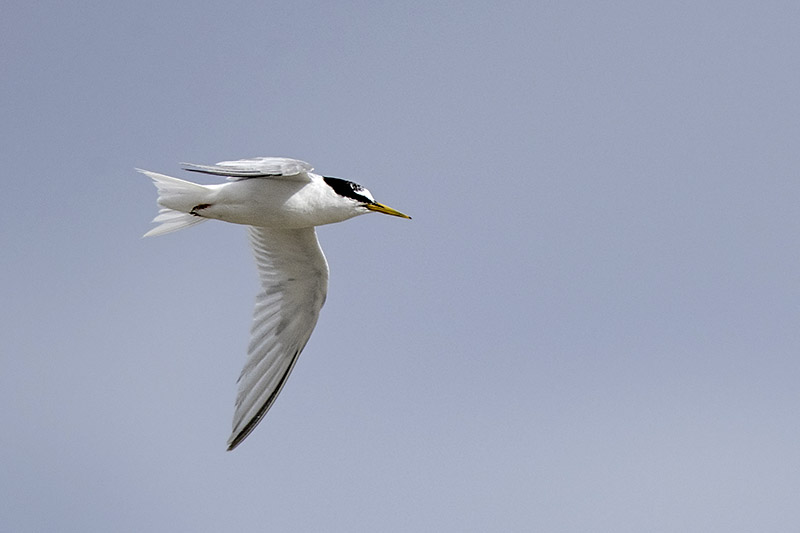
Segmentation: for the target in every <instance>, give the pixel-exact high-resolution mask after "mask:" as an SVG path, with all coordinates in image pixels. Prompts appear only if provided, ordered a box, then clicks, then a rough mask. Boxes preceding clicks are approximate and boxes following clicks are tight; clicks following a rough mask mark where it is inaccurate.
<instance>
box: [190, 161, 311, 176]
mask: <svg viewBox="0 0 800 533" xmlns="http://www.w3.org/2000/svg"><path fill="white" fill-rule="evenodd" d="M181 166H182V167H183V168H184V169H186V170H189V171H191V172H202V173H204V174H215V175H217V176H228V177H229V178H230V179H245V178H268V177H283V178H293V179H298V180H310V179H311V178H309V176H308V173H309V172H311V171H312V170H314V167H312V166H311V165H309V164H308V163H306V162H305V161H300V160H299V159H289V158H287V157H255V158H253V159H239V160H238V161H220V162H219V163H217V164H216V165H196V164H194V163H181Z"/></svg>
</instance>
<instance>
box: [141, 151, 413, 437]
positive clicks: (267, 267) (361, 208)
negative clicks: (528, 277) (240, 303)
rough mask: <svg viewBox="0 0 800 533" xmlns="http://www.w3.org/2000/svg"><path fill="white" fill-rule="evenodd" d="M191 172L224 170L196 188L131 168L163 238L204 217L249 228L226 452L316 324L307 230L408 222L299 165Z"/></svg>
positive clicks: (311, 239)
mask: <svg viewBox="0 0 800 533" xmlns="http://www.w3.org/2000/svg"><path fill="white" fill-rule="evenodd" d="M184 168H186V169H187V170H190V171H193V172H202V173H206V174H215V175H220V176H226V177H227V178H228V182H227V183H222V184H216V185H199V184H196V183H192V182H189V181H185V180H181V179H177V178H173V177H170V176H166V175H164V174H157V173H155V172H149V171H146V170H140V172H142V173H143V174H145V175H146V176H148V177H150V178H151V179H152V180H153V182H154V183H155V185H156V187H157V188H158V194H159V196H158V204H159V205H160V206H161V210H160V212H159V214H158V216H156V218H155V219H154V220H153V222H158V223H160V225H159V226H157V227H155V228H153V229H152V230H150V231H149V232H147V233H146V234H145V236H146V237H147V236H154V235H163V234H165V233H169V232H172V231H176V230H179V229H182V228H185V227H189V226H192V225H195V224H198V223H200V222H203V221H205V220H208V219H217V220H223V221H226V222H233V223H236V224H245V225H248V226H250V242H251V244H252V247H253V252H254V255H255V259H256V265H257V267H258V273H259V278H260V281H261V290H260V291H259V293H258V296H257V297H256V305H255V311H254V314H253V325H252V328H251V335H250V345H249V347H248V350H247V352H248V354H247V362H246V363H245V366H244V369H243V370H242V373H241V376H240V377H239V392H238V395H237V397H236V409H235V412H234V416H233V431H232V433H231V436H230V439H229V440H228V449H229V450H232V449H233V448H235V447H236V446H238V445H239V443H241V442H242V440H244V438H245V437H247V435H248V434H249V433H250V432H251V431H252V430H253V428H255V426H256V425H257V424H258V423H259V422H260V421H261V419H262V418H263V417H264V415H265V414H266V413H267V411H268V410H269V408H270V407H271V406H272V404H273V402H274V401H275V398H276V397H277V396H278V394H279V393H280V391H281V388H282V387H283V385H284V383H285V382H286V379H287V378H288V377H289V374H290V373H291V371H292V368H293V367H294V364H295V362H296V361H297V358H298V356H299V355H300V353H301V352H302V351H303V348H304V347H305V345H306V343H307V342H308V339H309V337H310V336H311V332H312V331H313V330H314V326H315V325H316V323H317V318H318V317H319V311H320V309H322V305H323V303H324V302H325V296H326V293H327V289H328V264H327V262H326V260H325V256H324V255H323V253H322V249H321V248H320V246H319V242H318V240H317V235H316V231H315V230H314V227H315V226H320V225H323V224H331V223H334V222H341V221H343V220H347V219H348V218H352V217H354V216H358V215H361V214H365V213H368V212H370V211H376V212H380V213H385V214H389V215H394V216H399V217H403V218H410V217H408V216H407V215H404V214H402V213H400V212H399V211H395V210H394V209H392V208H390V207H387V206H385V205H383V204H380V203H378V202H376V201H375V200H374V198H373V197H372V195H371V194H370V192H369V191H368V190H366V189H364V188H363V187H361V186H359V185H357V184H355V183H353V182H349V181H345V180H341V179H338V178H329V177H323V176H320V175H317V174H313V173H312V172H311V171H312V170H313V168H312V167H311V165H309V164H308V163H306V162H304V161H299V160H296V159H288V158H282V157H259V158H255V159H243V160H239V161H223V162H221V163H217V164H216V165H195V164H188V163H185V164H184Z"/></svg>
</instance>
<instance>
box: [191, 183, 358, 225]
mask: <svg viewBox="0 0 800 533" xmlns="http://www.w3.org/2000/svg"><path fill="white" fill-rule="evenodd" d="M212 187H213V188H214V189H215V191H214V194H212V195H211V197H210V198H209V204H210V205H209V206H208V207H206V208H203V209H202V210H201V211H200V214H201V215H202V216H203V217H206V218H215V219H218V220H224V221H226V222H232V223H234V224H246V225H249V226H263V227H268V228H306V227H310V226H321V225H323V224H332V223H334V222H341V221H343V220H347V219H348V218H352V217H354V216H356V215H358V214H360V212H359V211H357V210H355V209H349V208H348V209H345V208H343V207H342V206H341V205H340V202H339V201H337V200H338V199H336V198H335V197H334V196H332V194H335V193H332V192H331V191H330V189H329V188H328V187H327V186H325V185H324V184H320V183H319V182H317V181H311V182H305V181H295V180H283V179H269V178H255V179H246V180H240V181H233V182H230V183H224V184H221V185H216V186H212ZM364 211H365V212H366V210H364Z"/></svg>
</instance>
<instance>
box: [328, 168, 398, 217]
mask: <svg viewBox="0 0 800 533" xmlns="http://www.w3.org/2000/svg"><path fill="white" fill-rule="evenodd" d="M322 179H323V180H325V183H327V184H328V186H329V187H330V188H331V189H333V190H334V192H336V194H338V195H339V196H341V197H342V198H345V199H347V200H349V201H351V202H353V203H354V204H355V207H356V209H358V210H359V211H361V210H363V213H367V212H369V211H375V212H376V213H383V214H386V215H392V216H395V217H400V218H411V217H410V216H408V215H406V214H403V213H401V212H400V211H397V210H396V209H392V208H391V207H389V206H388V205H383V204H381V203H379V202H376V201H375V198H374V197H373V196H372V194H371V193H370V192H369V191H368V190H367V189H366V188H364V187H362V186H361V185H359V184H358V183H354V182H352V181H347V180H343V179H340V178H331V177H328V176H324V177H323V178H322Z"/></svg>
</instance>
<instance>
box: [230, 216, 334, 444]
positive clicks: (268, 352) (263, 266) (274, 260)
mask: <svg viewBox="0 0 800 533" xmlns="http://www.w3.org/2000/svg"><path fill="white" fill-rule="evenodd" d="M250 242H251V244H252V246H253V251H254V254H255V258H256V265H257V266H258V273H259V277H260V279H261V291H260V292H259V293H258V297H257V298H256V306H255V312H254V315H253V326H252V330H251V334H250V346H249V348H248V355H247V363H246V364H245V366H244V369H243V370H242V374H241V376H240V377H239V393H238V395H237V398H236V411H235V412H234V415H233V433H232V434H231V437H230V439H228V450H232V449H234V448H235V447H236V446H238V445H239V443H240V442H242V441H243V440H244V439H245V437H247V435H249V434H250V432H251V431H253V429H254V428H255V427H256V425H258V423H259V422H260V421H261V419H262V418H263V417H264V415H265V414H266V413H267V411H268V410H269V408H270V407H271V406H272V404H273V402H275V398H277V396H278V394H279V393H280V391H281V388H283V385H284V383H285V382H286V379H287V378H288V377H289V374H290V373H291V371H292V368H294V364H295V362H296V361H297V357H298V356H299V355H300V352H302V351H303V348H304V347H305V345H306V343H307V342H308V339H309V337H311V332H312V331H313V330H314V326H315V325H316V323H317V318H318V317H319V311H320V309H322V304H323V303H325V295H326V294H327V291H328V263H327V261H326V260H325V256H324V255H323V253H322V249H321V248H320V247H319V241H317V234H316V232H315V231H314V228H302V229H291V230H288V229H274V228H262V227H255V226H251V227H250Z"/></svg>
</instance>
